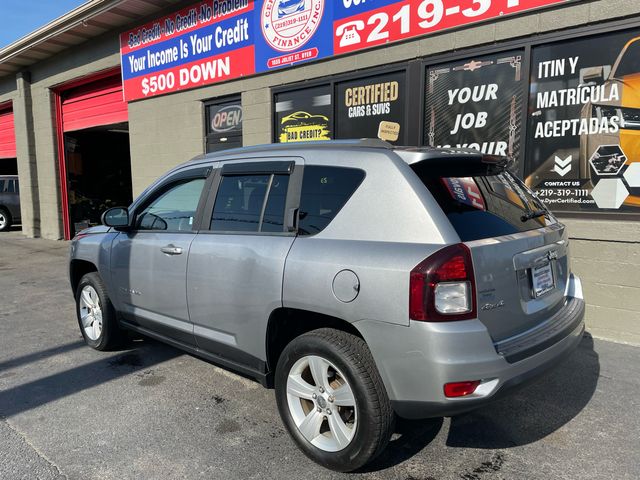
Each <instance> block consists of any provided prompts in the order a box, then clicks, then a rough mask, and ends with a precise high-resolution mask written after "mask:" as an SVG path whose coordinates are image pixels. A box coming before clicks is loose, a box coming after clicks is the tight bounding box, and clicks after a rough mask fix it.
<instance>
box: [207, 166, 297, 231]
mask: <svg viewBox="0 0 640 480" xmlns="http://www.w3.org/2000/svg"><path fill="white" fill-rule="evenodd" d="M288 187H289V176H288V175H229V176H224V177H222V181H221V182H220V187H219V188H218V193H217V195H216V201H215V204H214V206H213V215H212V218H211V230H213V231H217V232H283V226H284V210H285V204H286V198H287V189H288ZM265 201H266V202H265Z"/></svg>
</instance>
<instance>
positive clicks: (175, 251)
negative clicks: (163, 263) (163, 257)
mask: <svg viewBox="0 0 640 480" xmlns="http://www.w3.org/2000/svg"><path fill="white" fill-rule="evenodd" d="M160 251H161V252H162V253H166V254H167V255H181V254H182V248H180V247H176V246H175V245H171V244H169V245H167V246H166V247H162V248H161V249H160Z"/></svg>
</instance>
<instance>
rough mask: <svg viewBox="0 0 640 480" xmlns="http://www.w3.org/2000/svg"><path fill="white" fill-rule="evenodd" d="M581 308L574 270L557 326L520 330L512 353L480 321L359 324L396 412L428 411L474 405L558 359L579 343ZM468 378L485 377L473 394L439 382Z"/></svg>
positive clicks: (415, 414) (424, 414) (446, 412)
mask: <svg viewBox="0 0 640 480" xmlns="http://www.w3.org/2000/svg"><path fill="white" fill-rule="evenodd" d="M584 311H585V308H584V299H583V297H582V288H581V286H580V280H579V279H578V278H577V277H574V276H571V278H570V285H569V288H568V289H567V297H566V304H565V307H563V309H562V310H561V311H560V312H559V313H558V314H556V315H558V318H557V319H556V321H555V322H552V324H553V327H554V328H546V329H537V331H535V332H530V333H531V334H530V335H520V336H518V339H520V341H518V342H516V341H514V342H511V344H510V347H511V348H512V352H513V351H515V352H516V354H515V356H514V355H504V354H500V353H498V351H499V350H500V345H496V344H494V343H493V341H492V339H491V337H490V335H489V333H488V331H487V329H486V327H485V326H484V325H483V324H482V323H481V322H480V321H479V320H469V321H463V322H451V323H424V322H411V324H410V326H409V327H406V326H397V325H389V324H381V323H379V322H366V321H365V322H358V324H356V326H359V327H360V331H361V333H362V334H363V336H364V337H365V340H366V341H367V343H368V344H369V347H370V348H371V350H372V353H373V356H374V358H375V359H376V364H377V366H378V369H379V371H380V373H381V375H382V378H383V380H384V382H385V386H386V388H387V393H388V394H389V398H390V399H391V402H392V405H393V408H394V410H395V411H396V413H397V414H398V415H399V416H401V417H404V418H428V417H437V416H450V415H455V414H458V413H462V412H465V411H469V410H473V409H475V408H478V407H480V406H482V405H484V404H486V403H488V402H489V401H491V400H494V399H495V398H497V397H498V396H500V395H502V394H504V393H506V392H508V391H509V390H510V389H512V388H513V387H515V386H517V385H521V384H523V383H525V382H527V381H529V380H531V379H533V378H534V377H536V376H538V375H540V374H541V373H543V372H544V371H546V370H547V369H549V368H551V367H553V366H554V365H557V364H558V363H559V362H560V361H561V360H563V359H564V358H565V357H567V356H568V355H569V354H570V353H571V352H573V350H575V349H576V347H577V346H578V344H579V343H580V340H581V339H582V334H583V332H584ZM534 334H535V335H534ZM389 339H393V341H391V342H390V341H389ZM523 339H524V340H523ZM514 340H516V339H514ZM501 345H502V346H503V347H504V345H505V344H504V342H501ZM469 380H481V381H482V384H481V385H480V386H479V387H478V388H477V390H476V392H475V393H474V394H472V395H469V396H467V397H464V398H447V397H445V396H444V391H443V387H444V384H446V383H450V382H462V381H469Z"/></svg>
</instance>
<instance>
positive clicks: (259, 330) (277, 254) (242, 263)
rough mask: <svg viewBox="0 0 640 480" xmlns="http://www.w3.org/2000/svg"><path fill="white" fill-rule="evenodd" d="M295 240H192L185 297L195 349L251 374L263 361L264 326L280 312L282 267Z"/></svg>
mask: <svg viewBox="0 0 640 480" xmlns="http://www.w3.org/2000/svg"><path fill="white" fill-rule="evenodd" d="M294 238H295V237H289V236H258V235H230V234H211V233H200V234H198V235H197V236H196V239H195V240H194V241H193V244H192V246H191V251H190V253H189V265H188V275H187V295H188V301H189V311H190V316H191V321H192V322H193V324H194V333H195V335H196V340H197V344H198V347H199V348H202V349H203V350H207V351H209V352H211V353H214V354H217V355H221V356H223V357H227V358H228V359H229V360H232V361H237V362H240V363H244V364H246V365H247V366H252V367H254V368H256V367H257V366H258V364H259V362H258V360H262V361H264V360H265V359H266V353H265V336H266V331H267V322H268V320H269V315H270V314H271V312H272V311H273V310H274V309H276V308H279V307H281V306H282V275H283V272H284V262H285V259H286V256H287V253H288V252H289V248H290V247H291V244H292V243H293V240H294ZM238 350H240V351H242V352H244V354H241V353H239V351H238Z"/></svg>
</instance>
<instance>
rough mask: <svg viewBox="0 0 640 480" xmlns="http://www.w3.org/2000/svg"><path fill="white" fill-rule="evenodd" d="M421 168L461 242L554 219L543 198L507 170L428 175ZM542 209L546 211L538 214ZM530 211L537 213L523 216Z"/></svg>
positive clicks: (504, 232)
mask: <svg viewBox="0 0 640 480" xmlns="http://www.w3.org/2000/svg"><path fill="white" fill-rule="evenodd" d="M422 170H423V171H422V172H416V173H418V176H419V177H420V179H421V180H422V182H423V183H424V184H425V185H426V186H427V188H428V189H429V191H430V192H431V194H432V195H433V196H434V197H435V199H436V201H437V202H438V204H439V205H440V207H441V208H442V210H443V211H444V213H445V215H446V216H447V217H448V218H449V221H450V222H451V225H453V228H454V229H455V230H456V232H457V233H458V235H459V236H460V239H461V240H462V241H463V242H469V241H472V240H479V239H483V238H490V237H499V236H502V235H511V234H514V233H520V232H526V231H528V230H535V229H537V228H541V227H545V226H547V225H549V224H551V223H555V220H554V219H553V217H551V216H550V214H548V212H547V210H546V208H545V207H544V205H543V204H542V202H541V201H540V200H538V199H537V198H536V197H535V196H534V194H533V193H532V192H531V191H530V190H529V189H528V188H527V187H526V186H525V185H524V183H522V181H520V180H519V179H518V178H516V177H515V176H514V175H512V174H511V173H509V172H503V173H500V174H497V175H491V176H477V177H431V176H428V175H427V174H426V173H425V171H426V170H428V169H422ZM414 171H415V169H414ZM541 211H544V212H545V213H546V214H547V215H546V216H545V215H540V213H541ZM533 213H536V214H538V216H535V217H533V218H526V217H527V215H529V214H533ZM529 216H531V215H529Z"/></svg>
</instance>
